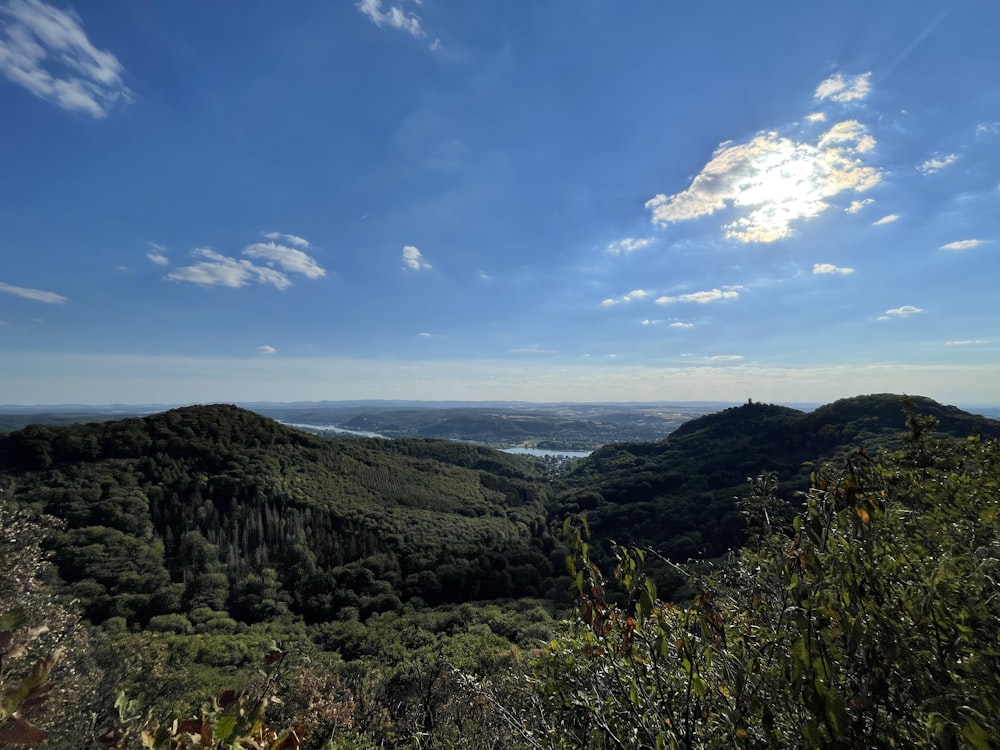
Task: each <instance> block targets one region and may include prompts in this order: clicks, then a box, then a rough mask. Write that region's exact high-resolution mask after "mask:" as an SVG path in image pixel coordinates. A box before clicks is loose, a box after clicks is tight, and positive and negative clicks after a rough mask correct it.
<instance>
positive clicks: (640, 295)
mask: <svg viewBox="0 0 1000 750" xmlns="http://www.w3.org/2000/svg"><path fill="white" fill-rule="evenodd" d="M649 295H650V292H648V291H647V290H645V289H633V290H632V291H631V292H628V293H626V294H623V295H622V296H621V297H619V298H618V299H614V298H611V297H609V298H608V299H606V300H603V301H602V302H601V305H602V306H604V307H611V306H612V305H617V304H619V303H620V302H632V301H633V300H637V299H645V298H646V297H648V296H649Z"/></svg>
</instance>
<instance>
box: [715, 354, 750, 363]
mask: <svg viewBox="0 0 1000 750" xmlns="http://www.w3.org/2000/svg"><path fill="white" fill-rule="evenodd" d="M741 359H743V355H742V354H716V355H715V356H712V357H709V358H708V361H709V362H738V361H739V360H741Z"/></svg>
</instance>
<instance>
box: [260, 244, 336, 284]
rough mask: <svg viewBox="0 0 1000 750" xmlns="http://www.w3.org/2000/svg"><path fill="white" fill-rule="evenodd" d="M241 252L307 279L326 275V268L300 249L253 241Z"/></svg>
mask: <svg viewBox="0 0 1000 750" xmlns="http://www.w3.org/2000/svg"><path fill="white" fill-rule="evenodd" d="M243 254H244V255H245V256H247V257H248V258H254V259H256V260H263V261H264V262H265V263H267V265H268V266H270V267H272V268H273V267H274V266H277V267H278V268H280V269H281V270H282V271H285V272H287V273H300V274H302V275H303V276H305V277H306V278H307V279H318V278H321V277H323V276H326V270H325V269H323V268H320V266H319V264H317V263H316V261H315V260H313V259H312V258H311V257H309V256H308V255H306V254H305V253H304V252H302V251H301V250H296V249H295V248H292V247H285V246H284V245H278V244H276V243H274V242H255V243H254V244H252V245H248V246H247V247H246V248H244V250H243Z"/></svg>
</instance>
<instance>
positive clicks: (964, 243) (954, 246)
mask: <svg viewBox="0 0 1000 750" xmlns="http://www.w3.org/2000/svg"><path fill="white" fill-rule="evenodd" d="M982 244H983V240H957V241H955V242H949V243H948V244H947V245H941V247H940V248H939V249H941V250H972V249H973V248H975V247H979V246H980V245H982Z"/></svg>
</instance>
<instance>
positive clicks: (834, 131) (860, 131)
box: [818, 120, 875, 154]
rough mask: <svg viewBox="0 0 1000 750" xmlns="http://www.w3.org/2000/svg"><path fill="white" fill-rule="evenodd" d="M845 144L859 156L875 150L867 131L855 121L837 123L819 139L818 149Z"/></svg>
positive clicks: (873, 141) (873, 140)
mask: <svg viewBox="0 0 1000 750" xmlns="http://www.w3.org/2000/svg"><path fill="white" fill-rule="evenodd" d="M841 143H846V144H848V145H849V146H850V148H852V149H853V150H854V151H857V152H858V153H859V154H864V153H867V152H868V151H871V150H872V149H873V148H875V139H874V138H873V137H872V136H871V135H870V134H869V133H868V129H867V128H866V127H865V126H864V125H862V124H861V123H860V122H858V121H857V120H844V121H842V122H838V123H837V124H836V125H834V126H833V127H832V128H830V129H829V130H827V131H826V132H825V133H823V135H821V136H820V137H819V144H818V145H819V147H820V148H828V147H829V146H833V145H837V144H841Z"/></svg>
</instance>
